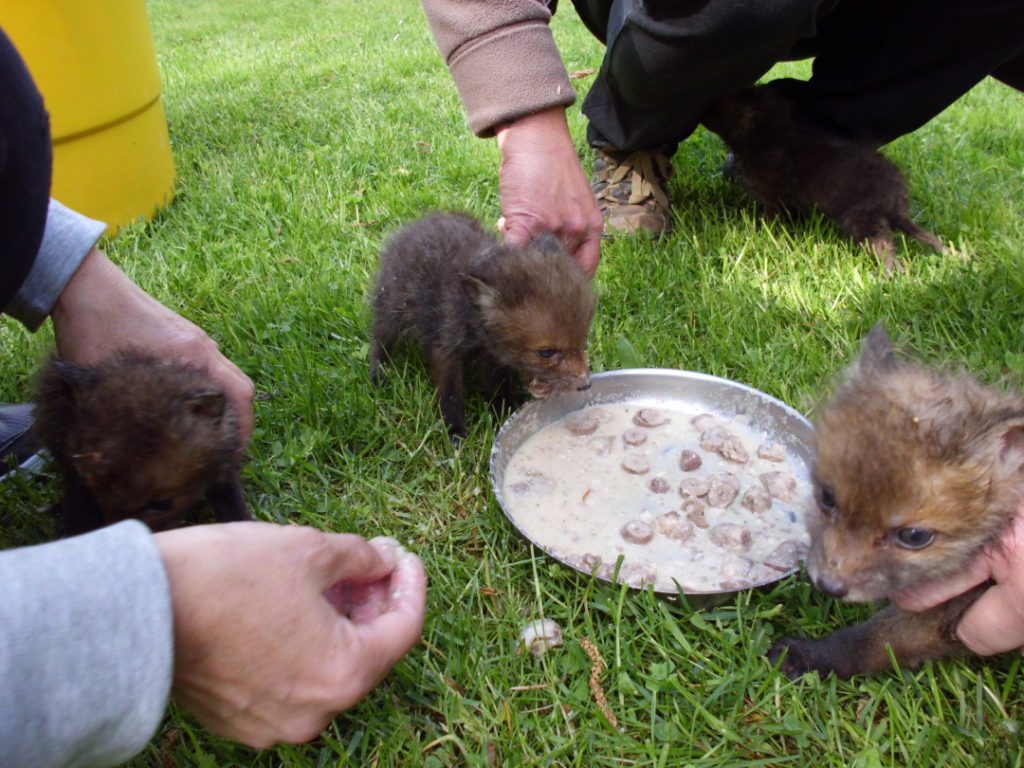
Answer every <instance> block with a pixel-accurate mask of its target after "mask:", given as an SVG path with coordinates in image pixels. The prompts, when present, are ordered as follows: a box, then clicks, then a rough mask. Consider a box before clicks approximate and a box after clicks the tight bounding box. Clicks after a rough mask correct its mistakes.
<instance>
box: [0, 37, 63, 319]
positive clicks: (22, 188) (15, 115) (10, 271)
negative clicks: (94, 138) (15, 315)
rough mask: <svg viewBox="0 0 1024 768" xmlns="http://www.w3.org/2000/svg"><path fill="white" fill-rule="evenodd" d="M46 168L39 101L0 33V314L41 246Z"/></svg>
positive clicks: (46, 133)
mask: <svg viewBox="0 0 1024 768" xmlns="http://www.w3.org/2000/svg"><path fill="white" fill-rule="evenodd" d="M52 164H53V157H52V150H51V147H50V120H49V117H48V116H47V114H46V109H45V108H44V107H43V98H42V96H40V95H39V91H38V90H37V89H36V86H35V84H34V83H33V82H32V77H31V76H30V75H29V72H28V69H27V68H26V67H25V63H24V62H23V61H22V60H21V57H20V56H19V55H18V52H17V51H16V50H15V49H14V46H13V45H12V44H11V41H10V40H9V39H8V38H7V36H6V35H5V34H4V33H3V31H2V30H0V310H2V309H3V308H4V307H6V306H7V304H8V302H10V300H11V298H12V297H13V296H14V294H16V293H17V292H18V288H20V287H21V284H22V283H23V282H24V281H25V277H26V276H27V275H28V273H29V270H30V269H31V268H32V264H33V262H35V259H36V254H37V253H38V251H39V244H40V243H41V242H42V240H43V229H44V228H45V226H46V209H47V205H48V203H49V199H50V176H51V169H52Z"/></svg>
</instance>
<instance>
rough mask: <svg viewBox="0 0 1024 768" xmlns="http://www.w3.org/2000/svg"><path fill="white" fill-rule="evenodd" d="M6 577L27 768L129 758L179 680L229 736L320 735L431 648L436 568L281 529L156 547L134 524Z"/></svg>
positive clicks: (7, 710) (12, 711)
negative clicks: (410, 654) (415, 650)
mask: <svg viewBox="0 0 1024 768" xmlns="http://www.w3.org/2000/svg"><path fill="white" fill-rule="evenodd" d="M0 579H2V583H3V584H4V589H3V590H0V702H3V703H2V704H0V763H2V764H3V765H5V766H12V767H13V768H20V766H31V767H32V768H46V766H104V765H112V764H114V763H118V762H122V761H124V760H127V759H128V758H129V757H131V756H132V755H133V754H135V753H137V752H138V751H139V750H141V749H142V747H143V746H144V745H145V744H146V742H147V741H148V740H149V739H150V738H152V735H153V732H154V731H155V729H156V727H157V725H158V724H159V722H160V719H161V718H162V716H163V712H164V709H165V706H166V703H167V698H168V693H169V692H170V691H171V690H172V681H173V696H174V698H175V699H176V700H177V701H178V702H179V703H180V704H181V705H182V706H184V707H185V708H186V709H188V710H189V711H191V712H192V713H193V714H195V715H196V717H197V718H198V719H199V720H200V722H202V723H203V724H204V725H206V726H207V727H209V728H210V729H211V730H213V731H215V732H217V733H219V734H221V735H223V736H227V737H230V738H234V739H237V740H239V741H243V742H244V743H246V744H249V745H251V746H261V747H264V746H269V745H271V744H274V743H276V742H278V741H305V740H308V739H310V738H312V737H314V736H315V735H316V734H318V733H320V731H321V730H322V729H323V727H324V726H325V725H326V724H327V723H328V722H329V721H330V719H331V718H332V717H333V716H334V715H335V714H336V713H337V712H340V711H342V710H344V709H346V708H348V707H350V706H352V705H353V704H355V703H356V702H357V701H358V700H359V699H361V698H362V697H363V696H364V695H365V694H366V693H368V692H369V691H370V690H371V689H372V688H373V686H374V685H376V684H377V682H379V680H380V679H381V678H382V677H383V676H384V674H386V673H387V671H388V670H389V669H390V668H391V667H392V666H393V665H394V664H395V663H396V662H397V661H398V659H399V658H401V656H402V655H404V654H405V652H406V651H408V650H409V648H411V647H412V645H413V644H414V643H415V642H416V641H417V640H418V638H419V635H420V631H421V629H422V626H423V612H424V605H425V601H426V577H425V575H424V572H423V566H422V564H421V563H420V561H419V559H418V558H417V557H416V556H415V555H411V554H409V553H407V552H405V551H403V550H402V549H401V548H399V547H397V545H396V544H395V543H394V542H392V541H391V540H374V541H373V542H366V541H364V540H363V539H361V538H359V537H358V536H352V535H343V534H328V533H322V532H319V531H315V530H313V529H310V528H300V527H297V526H278V525H271V524H269V523H230V524H222V525H205V526H194V527H191V528H185V529H179V530H175V531H168V532H165V533H159V534H156V535H152V534H150V533H149V531H148V529H146V527H145V526H144V525H142V523H139V522H137V521H128V522H124V523H119V524H118V525H115V526H111V527H108V528H103V529H101V530H99V531H95V532H93V533H89V534H86V535H83V536H77V537H73V538H70V539H63V540H61V541H58V542H53V543H51V544H44V545H40V546H36V547H24V548H21V549H14V550H8V551H6V552H0ZM339 582H340V583H339ZM325 592H326V593H327V594H325ZM345 614H347V616H346V615H345Z"/></svg>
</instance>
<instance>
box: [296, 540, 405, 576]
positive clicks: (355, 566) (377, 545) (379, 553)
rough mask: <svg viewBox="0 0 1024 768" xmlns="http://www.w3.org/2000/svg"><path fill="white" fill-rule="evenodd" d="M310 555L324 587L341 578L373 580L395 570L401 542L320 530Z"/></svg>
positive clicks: (314, 570) (312, 564) (313, 567)
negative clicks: (372, 540) (317, 540)
mask: <svg viewBox="0 0 1024 768" xmlns="http://www.w3.org/2000/svg"><path fill="white" fill-rule="evenodd" d="M319 535H320V537H321V538H320V541H319V543H318V545H317V546H316V547H314V549H313V551H312V553H311V554H310V565H311V567H312V570H313V572H314V573H315V574H316V577H317V579H318V580H319V581H320V584H321V585H322V586H323V587H330V586H333V585H334V584H337V583H338V582H339V581H348V582H357V583H362V582H373V581H378V580H380V579H383V578H384V577H385V576H387V575H388V574H390V573H391V572H392V571H393V570H395V565H396V564H397V562H398V557H397V550H398V542H396V541H394V540H393V539H376V540H375V542H374V543H370V542H368V541H367V540H366V539H364V538H363V537H361V536H356V535H355V534H351V533H320V534H319Z"/></svg>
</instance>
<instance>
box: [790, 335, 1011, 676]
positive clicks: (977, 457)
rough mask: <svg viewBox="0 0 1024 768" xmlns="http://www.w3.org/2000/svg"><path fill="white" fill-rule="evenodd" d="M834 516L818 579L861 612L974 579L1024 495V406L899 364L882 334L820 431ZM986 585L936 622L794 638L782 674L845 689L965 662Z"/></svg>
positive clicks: (823, 486)
mask: <svg viewBox="0 0 1024 768" xmlns="http://www.w3.org/2000/svg"><path fill="white" fill-rule="evenodd" d="M813 475H814V477H813V479H814V491H815V498H816V501H817V505H818V507H819V509H820V511H821V513H822V520H821V528H820V530H818V531H812V542H811V551H810V554H809V556H808V560H807V570H808V573H809V574H810V577H811V579H812V580H813V581H814V583H815V585H816V586H817V587H818V588H819V589H821V590H822V591H823V592H826V593H827V594H830V595H833V596H835V597H840V598H844V599H846V600H850V601H854V602H867V601H873V600H878V599H881V598H883V597H886V596H890V595H892V594H893V593H894V592H895V591H898V590H900V589H903V588H907V587H911V586H914V585H916V584H919V583H922V582H925V581H928V580H931V579H937V578H943V577H946V576H950V575H951V574H954V573H956V572H958V571H961V570H962V569H964V567H965V566H966V565H967V563H968V562H969V561H970V560H972V559H973V558H974V557H975V556H976V555H978V554H979V553H980V552H981V551H982V549H984V548H985V547H987V546H997V545H998V541H999V539H1000V536H1001V534H1002V533H1003V532H1004V531H1005V529H1006V528H1007V526H1008V525H1009V524H1010V523H1011V521H1012V520H1013V518H1014V516H1015V514H1016V511H1017V507H1018V504H1019V503H1020V499H1021V495H1022V493H1024V397H1021V396H1020V395H1018V394H1005V393H1002V392H999V391H996V390H993V389H990V388H987V387H983V386H982V385H980V384H979V383H978V382H976V381H975V380H974V379H972V378H970V377H968V376H963V375H962V376H949V375H945V374H942V373H939V372H936V371H933V370H929V369H926V368H923V367H920V366H918V365H915V364H912V363H909V362H905V361H901V360H899V359H897V357H896V355H895V354H894V351H893V347H892V344H891V342H890V341H889V337H888V336H887V335H886V332H885V329H884V328H883V327H882V325H881V324H879V325H876V326H875V328H874V329H873V330H872V331H871V333H870V334H869V335H868V337H867V339H866V340H865V341H864V345H863V350H862V352H861V355H860V359H859V360H858V362H857V363H856V364H855V365H854V367H853V369H852V370H851V372H850V373H849V375H848V378H847V379H846V381H845V382H844V383H843V384H842V385H841V386H840V388H839V390H838V392H837V393H836V394H835V396H834V397H833V398H832V400H831V402H830V403H828V405H827V406H826V408H825V409H824V411H823V412H822V414H821V416H820V418H819V419H818V423H817V459H816V465H815V468H814V473H813ZM987 586H989V585H986V584H983V585H981V586H978V587H975V588H974V589H972V590H970V591H968V592H966V593H964V594H963V595H960V596H959V597H955V598H953V599H952V600H949V601H948V602H946V603H942V604H940V605H938V606H936V607H934V608H932V609H930V610H926V611H922V612H920V613H909V612H905V611H902V610H900V609H899V608H898V607H896V606H895V605H893V606H890V607H888V608H886V609H884V610H882V611H880V612H879V613H877V614H875V615H874V616H873V617H872V618H871V619H869V620H868V621H866V622H863V623H861V624H857V625H855V626H852V627H848V628H846V629H841V630H839V631H837V632H834V633H833V634H831V635H829V636H827V637H825V638H823V639H821V640H807V639H801V638H793V637H790V638H785V639H783V640H781V641H780V642H778V643H776V645H775V647H774V648H773V649H772V650H771V652H770V655H771V657H772V658H773V659H777V658H778V657H779V656H780V655H781V654H782V652H783V651H785V658H784V660H783V663H782V669H783V671H784V672H785V673H786V674H788V675H790V676H795V675H799V674H801V673H803V672H806V671H809V670H817V671H818V672H820V673H822V674H826V673H834V674H836V675H839V676H840V677H850V676H851V675H859V674H873V673H875V672H879V671H881V670H884V669H888V668H890V657H889V653H888V651H887V646H888V647H889V648H891V651H892V654H893V657H894V658H895V659H896V661H897V662H898V663H899V665H900V666H906V667H913V666H916V665H917V664H919V663H920V662H922V661H924V660H927V659H937V658H941V657H943V656H948V655H952V654H957V653H966V649H965V648H964V646H963V645H962V644H961V643H960V642H959V641H958V640H957V638H956V635H955V630H956V626H957V624H958V623H959V621H960V618H961V617H962V615H963V613H964V611H966V610H967V608H969V607H970V605H971V604H972V603H973V602H974V601H975V600H977V599H978V597H979V596H980V595H981V593H982V592H984V590H985V589H986V588H987Z"/></svg>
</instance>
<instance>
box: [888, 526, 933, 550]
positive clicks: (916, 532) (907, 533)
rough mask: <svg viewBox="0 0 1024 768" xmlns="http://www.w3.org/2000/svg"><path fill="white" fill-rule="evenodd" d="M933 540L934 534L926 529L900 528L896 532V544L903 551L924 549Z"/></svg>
mask: <svg viewBox="0 0 1024 768" xmlns="http://www.w3.org/2000/svg"><path fill="white" fill-rule="evenodd" d="M934 540H935V534H934V533H932V532H931V531H929V530H928V529H927V528H900V529H899V530H898V531H896V543H897V544H899V545H900V546H901V547H903V548H904V549H924V548H925V547H927V546H928V545H929V544H931V543H932V542H933V541H934Z"/></svg>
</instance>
